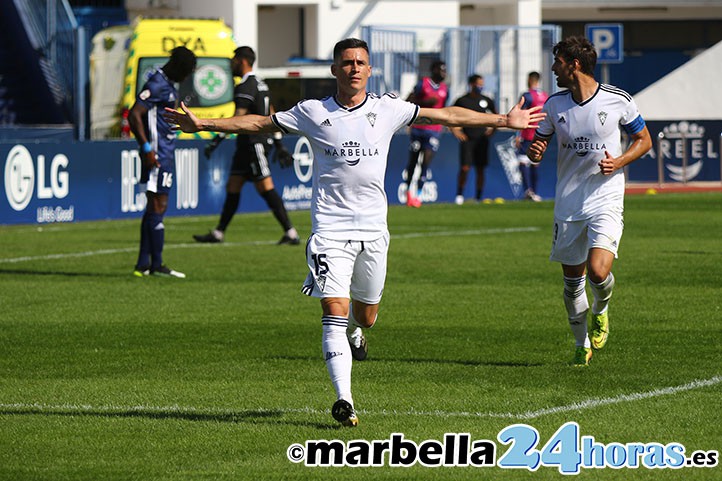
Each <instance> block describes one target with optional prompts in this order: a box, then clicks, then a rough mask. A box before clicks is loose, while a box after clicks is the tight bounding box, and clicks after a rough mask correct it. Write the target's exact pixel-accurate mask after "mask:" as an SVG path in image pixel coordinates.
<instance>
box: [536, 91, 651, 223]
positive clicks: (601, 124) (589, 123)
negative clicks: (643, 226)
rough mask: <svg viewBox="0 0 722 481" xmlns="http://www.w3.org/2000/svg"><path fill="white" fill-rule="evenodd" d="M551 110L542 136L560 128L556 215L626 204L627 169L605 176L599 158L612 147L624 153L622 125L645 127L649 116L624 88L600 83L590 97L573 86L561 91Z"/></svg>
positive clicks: (570, 216)
mask: <svg viewBox="0 0 722 481" xmlns="http://www.w3.org/2000/svg"><path fill="white" fill-rule="evenodd" d="M543 112H546V114H547V116H546V118H545V119H544V120H542V121H541V122H539V128H538V129H537V132H536V134H537V136H538V137H540V138H542V139H547V140H550V139H551V136H552V135H554V134H555V133H556V135H557V147H558V149H559V152H558V159H557V185H556V199H555V204H554V217H556V218H557V219H560V220H568V221H573V220H584V219H588V218H589V217H591V216H593V215H595V214H597V213H599V212H601V211H605V210H607V209H610V208H618V209H623V208H624V171H623V170H622V169H619V170H617V171H616V172H614V174H612V175H610V176H604V175H602V173H601V170H600V168H599V165H598V164H599V161H600V160H602V159H603V158H604V151H605V150H606V151H607V152H609V154H610V155H611V156H612V157H619V156H620V155H621V154H622V141H621V131H620V129H622V128H623V129H624V130H625V131H626V132H627V133H628V134H630V135H632V134H636V133H638V132H640V131H641V130H642V129H643V128H644V126H645V123H644V119H642V117H641V116H640V115H639V111H638V109H637V105H636V104H635V102H634V100H633V99H632V97H631V96H630V95H629V94H628V93H627V92H625V91H624V90H621V89H618V88H616V87H613V86H611V85H606V84H599V87H598V88H597V91H596V93H595V94H594V95H593V96H592V97H591V98H590V99H589V100H587V101H585V102H582V103H577V102H576V101H575V100H574V99H573V98H572V94H571V92H570V91H568V90H564V91H561V92H557V93H556V94H554V95H552V96H551V97H549V99H548V100H547V101H546V103H545V104H544V108H543Z"/></svg>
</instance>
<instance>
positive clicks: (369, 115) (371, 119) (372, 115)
mask: <svg viewBox="0 0 722 481" xmlns="http://www.w3.org/2000/svg"><path fill="white" fill-rule="evenodd" d="M366 120H368V121H369V123H370V124H371V127H373V126H374V124H375V123H376V114H375V113H373V112H369V113H367V114H366Z"/></svg>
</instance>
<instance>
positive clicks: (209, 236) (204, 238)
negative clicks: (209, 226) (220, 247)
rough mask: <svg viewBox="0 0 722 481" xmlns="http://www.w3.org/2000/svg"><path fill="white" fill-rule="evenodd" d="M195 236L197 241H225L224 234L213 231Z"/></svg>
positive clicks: (210, 242) (216, 242) (212, 242)
mask: <svg viewBox="0 0 722 481" xmlns="http://www.w3.org/2000/svg"><path fill="white" fill-rule="evenodd" d="M193 238H194V239H195V240H196V242H203V243H206V244H218V243H220V242H223V234H221V235H220V236H216V234H215V233H214V232H213V231H211V232H209V233H208V234H193Z"/></svg>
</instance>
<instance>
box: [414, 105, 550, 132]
mask: <svg viewBox="0 0 722 481" xmlns="http://www.w3.org/2000/svg"><path fill="white" fill-rule="evenodd" d="M523 104H524V102H523V99H522V100H520V101H519V103H518V104H516V105H515V106H514V108H512V109H511V110H510V111H509V113H508V114H506V115H504V114H487V113H481V112H476V111H474V110H471V109H466V108H464V107H456V106H452V107H444V108H442V109H428V108H421V109H419V115H418V117H417V118H416V121H415V122H414V123H416V124H441V125H446V126H447V127H494V128H498V127H507V128H510V129H517V130H523V129H535V128H536V127H537V124H538V123H539V122H540V121H541V120H542V119H543V118H544V117H546V114H545V113H543V112H541V106H537V107H532V108H530V109H525V110H522V108H521V106H522V105H523Z"/></svg>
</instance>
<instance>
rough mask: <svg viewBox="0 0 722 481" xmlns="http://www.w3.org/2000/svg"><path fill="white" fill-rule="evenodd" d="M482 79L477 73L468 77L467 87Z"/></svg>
mask: <svg viewBox="0 0 722 481" xmlns="http://www.w3.org/2000/svg"><path fill="white" fill-rule="evenodd" d="M483 78H484V77H482V76H481V75H479V74H478V73H475V74H474V75H469V79H468V80H467V83H468V84H469V85H471V84H475V83H476V81H477V80H479V79H483Z"/></svg>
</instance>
